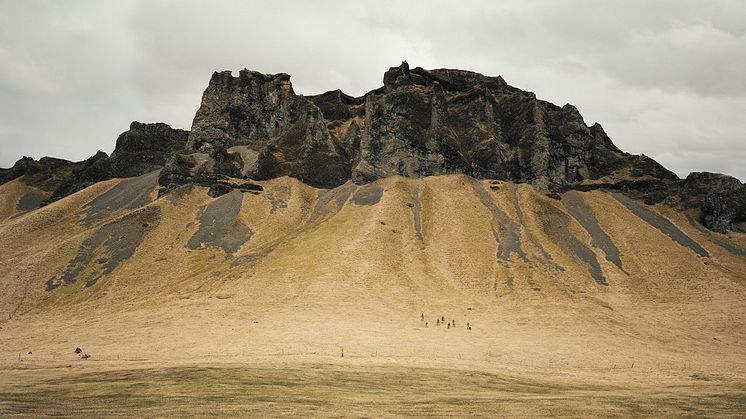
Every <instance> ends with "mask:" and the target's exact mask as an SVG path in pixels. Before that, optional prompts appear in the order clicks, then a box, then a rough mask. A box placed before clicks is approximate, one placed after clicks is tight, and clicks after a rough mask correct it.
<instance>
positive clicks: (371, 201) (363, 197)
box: [352, 185, 383, 205]
mask: <svg viewBox="0 0 746 419" xmlns="http://www.w3.org/2000/svg"><path fill="white" fill-rule="evenodd" d="M382 196H383V187H381V186H378V185H367V186H364V187H363V188H361V189H360V190H359V191H358V192H357V193H355V195H354V196H353V197H352V202H353V203H354V204H355V205H375V204H377V203H378V201H380V200H381V197H382Z"/></svg>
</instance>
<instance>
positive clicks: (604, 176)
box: [0, 62, 746, 232]
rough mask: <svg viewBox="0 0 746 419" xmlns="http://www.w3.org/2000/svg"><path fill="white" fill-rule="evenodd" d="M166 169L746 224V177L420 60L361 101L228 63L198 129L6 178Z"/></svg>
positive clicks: (60, 189) (215, 187)
mask: <svg viewBox="0 0 746 419" xmlns="http://www.w3.org/2000/svg"><path fill="white" fill-rule="evenodd" d="M161 167H163V169H162V170H161V173H160V178H159V182H160V184H161V186H162V190H161V193H167V192H168V191H170V190H172V189H175V188H177V187H178V186H180V185H183V184H187V183H197V184H200V185H205V186H209V187H210V193H211V195H214V196H217V195H220V194H223V193H226V192H228V191H230V190H232V189H235V188H238V189H243V190H255V189H258V187H257V185H254V184H252V183H251V182H247V181H245V179H254V180H264V179H270V178H276V177H280V176H290V177H294V178H296V179H299V180H301V181H303V182H304V183H306V184H309V185H311V186H315V187H319V188H333V187H336V186H339V185H341V184H343V183H345V182H347V181H349V180H352V181H354V182H355V183H367V182H371V181H375V180H377V179H381V178H385V177H389V176H393V175H401V176H405V177H424V176H430V175H442V174H453V173H463V174H467V175H469V176H472V177H474V178H482V179H497V180H506V181H513V182H525V183H531V184H532V185H533V186H534V187H535V188H537V189H538V190H540V191H543V192H545V193H547V194H549V195H550V196H557V193H558V192H563V191H566V190H571V189H579V190H590V189H604V188H605V189H615V190H620V191H623V192H625V193H627V194H628V195H630V196H633V197H636V198H640V199H643V200H644V201H645V202H646V203H648V204H653V203H659V202H664V203H666V204H668V205H670V206H672V207H676V208H679V209H685V210H690V211H691V212H692V213H693V214H694V216H696V217H698V218H699V219H700V221H701V222H702V223H703V224H704V225H705V226H706V227H708V228H710V229H712V230H714V231H719V232H724V231H726V230H728V229H736V230H741V231H744V230H746V186H744V185H743V184H742V183H741V182H739V181H738V180H737V179H735V178H732V177H727V176H724V175H715V174H707V173H693V174H691V175H690V176H689V177H688V178H687V179H684V180H682V179H679V178H678V177H677V176H676V175H675V174H674V173H672V172H670V171H668V170H667V169H665V168H664V167H663V166H661V165H660V164H658V163H657V162H655V161H654V160H652V159H650V158H649V157H646V156H636V155H630V154H628V153H625V152H623V151H621V150H619V149H618V148H617V147H616V146H615V145H614V144H613V143H612V141H611V140H610V139H609V137H608V136H607V135H606V133H605V131H604V130H603V128H602V127H601V126H600V125H599V124H597V123H596V124H593V125H591V126H588V125H587V124H586V122H585V121H584V120H583V117H582V116H581V115H580V113H579V112H578V110H577V109H576V108H575V107H574V106H572V105H569V104H568V105H564V106H562V107H560V106H556V105H554V104H551V103H549V102H546V101H543V100H540V99H537V98H536V95H535V94H534V93H531V92H526V91H523V90H520V89H518V88H515V87H512V86H510V85H508V84H507V83H506V82H505V80H503V79H502V78H501V77H499V76H498V77H489V76H483V75H481V74H477V73H473V72H469V71H462V70H450V69H439V70H424V69H422V68H419V67H417V68H414V69H410V68H409V65H408V64H407V63H406V62H403V63H402V64H401V65H400V66H398V67H392V68H390V69H389V70H388V71H387V72H386V73H385V74H384V76H383V87H380V88H378V89H376V90H373V91H371V92H368V93H367V94H365V95H363V96H362V97H357V98H356V97H352V96H348V95H346V94H344V93H343V92H341V91H339V90H335V91H330V92H327V93H324V94H321V95H316V96H302V95H297V94H296V93H295V92H294V91H293V88H292V85H291V83H290V76H289V75H287V74H284V73H280V74H273V75H267V74H261V73H258V72H254V71H249V70H242V71H240V72H239V74H238V77H234V76H233V75H232V74H231V72H229V71H224V72H216V73H214V74H213V76H212V78H211V79H210V82H209V85H208V86H207V89H206V90H205V92H204V94H203V97H202V102H201V105H200V108H199V109H198V110H197V113H196V115H195V117H194V122H193V124H192V129H191V131H190V132H186V131H182V130H174V129H171V128H170V127H168V126H167V125H165V124H139V123H133V124H132V126H131V127H130V130H129V131H127V132H125V133H123V134H122V135H121V136H120V137H119V139H118V140H117V148H116V150H115V151H114V153H112V156H111V157H109V156H107V155H106V154H105V153H98V154H96V155H95V156H93V157H91V158H90V159H88V160H86V161H84V162H79V163H70V162H64V161H58V160H50V159H48V160H44V159H42V161H40V162H33V161H30V160H29V159H22V160H21V161H19V163H18V164H16V166H14V168H13V169H9V170H5V171H0V180H3V181H7V180H9V179H12V178H15V177H19V176H22V175H24V174H27V176H26V178H27V179H29V181H31V182H36V183H39V182H41V183H44V186H45V187H46V188H47V189H50V190H51V191H52V193H51V197H50V200H54V199H58V198H60V197H63V196H65V195H68V194H70V193H72V192H75V191H77V190H80V189H82V188H84V187H86V186H88V185H90V184H92V183H95V182H98V181H101V180H105V179H108V178H112V177H128V176H137V175H141V174H143V173H147V172H149V171H152V170H155V169H158V168H161Z"/></svg>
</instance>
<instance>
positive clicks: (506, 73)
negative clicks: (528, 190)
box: [0, 0, 746, 180]
mask: <svg viewBox="0 0 746 419" xmlns="http://www.w3.org/2000/svg"><path fill="white" fill-rule="evenodd" d="M742 51H746V4H744V3H743V2H741V1H711V2H707V3H704V2H700V1H688V0H687V1H679V0H677V1H673V0H665V1H657V2H649V1H641V0H637V1H629V2H617V1H582V0H568V1H562V2H559V1H549V0H547V1H500V2H493V1H467V2H448V1H410V2H396V1H360V2H345V1H319V2H313V3H300V2H290V1H273V2H258V1H238V0H217V1H211V2H197V1H193V2H189V1H173V0H171V1H166V0H162V1H144V0H142V1H138V0H132V1H124V2H122V1H66V2H57V1H29V2H10V1H4V2H0V166H9V165H11V164H12V163H13V161H15V160H16V159H17V158H19V157H20V156H21V155H24V154H25V155H31V156H34V157H40V156H42V155H47V154H48V155H56V156H60V157H65V158H69V159H82V158H85V157H87V156H88V155H91V154H93V153H94V152H95V151H96V150H98V149H102V150H104V151H107V152H109V151H111V149H112V148H113V146H114V140H115V139H116V136H117V135H118V134H119V133H120V132H121V131H123V130H125V129H126V128H127V126H128V125H129V122H130V121H131V120H142V121H163V122H166V123H169V124H171V125H173V126H176V127H180V128H187V129H188V128H189V126H190V125H191V120H192V117H193V115H194V112H195V110H196V109H197V107H198V106H199V101H200V97H201V93H202V91H203V90H204V88H205V86H206V83H207V81H208V80H209V77H210V75H211V73H212V72H213V71H215V70H225V69H229V70H234V71H237V70H240V69H241V68H244V67H248V68H251V69H255V70H258V71H262V72H270V73H274V72H287V73H289V74H291V75H292V81H293V86H294V88H295V90H296V92H298V93H302V94H315V93H321V92H323V91H326V90H331V89H335V88H341V89H342V90H344V91H345V92H347V93H349V94H353V95H360V94H363V93H365V92H366V91H368V90H371V89H374V88H376V87H378V86H380V85H381V84H382V82H381V77H382V74H383V71H385V70H386V69H387V68H388V67H390V66H392V65H397V64H398V63H399V62H400V61H401V60H402V59H407V60H408V61H409V63H410V64H411V65H413V66H422V67H425V68H437V67H455V68H463V69H469V70H473V71H478V72H481V73H484V74H491V75H497V74H500V75H502V76H503V77H504V78H505V79H506V80H507V81H508V82H509V83H511V84H513V85H515V86H517V87H520V88H523V89H525V90H531V91H534V92H536V93H537V95H538V96H539V97H541V98H544V99H547V100H550V101H553V102H555V103H558V104H560V105H561V104H564V103H568V102H569V103H573V104H575V105H576V106H577V107H578V108H579V109H580V111H581V113H582V114H583V115H584V116H585V118H586V122H588V123H589V124H590V123H593V122H596V121H598V122H601V123H602V124H603V125H604V127H605V128H606V130H607V132H608V133H609V135H610V136H611V137H612V139H613V140H614V141H615V142H616V143H617V145H619V146H620V147H621V148H622V149H624V150H627V151H630V152H634V153H645V154H647V155H650V156H652V157H654V158H656V159H658V160H659V161H661V163H663V164H665V165H667V166H668V167H670V168H671V169H673V170H675V171H676V172H677V173H679V175H681V176H685V175H686V173H687V172H689V171H695V170H696V171H700V170H708V171H722V172H727V173H729V174H732V175H736V176H738V177H739V178H741V179H742V180H743V179H746V168H744V167H742V166H744V165H743V164H742V162H743V161H744V157H745V156H744V154H746V144H745V143H744V141H743V134H742V133H743V132H746V119H745V118H742V117H741V115H743V112H744V111H746V54H744V53H743V52H742Z"/></svg>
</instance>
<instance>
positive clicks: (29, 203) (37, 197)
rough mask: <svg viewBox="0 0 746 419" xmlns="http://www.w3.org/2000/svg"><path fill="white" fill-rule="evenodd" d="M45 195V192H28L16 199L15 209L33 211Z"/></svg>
mask: <svg viewBox="0 0 746 419" xmlns="http://www.w3.org/2000/svg"><path fill="white" fill-rule="evenodd" d="M47 196H48V195H47V194H45V193H42V192H29V193H27V194H25V195H23V196H22V197H21V199H19V200H18V203H16V210H18V211H33V210H35V209H37V208H39V207H40V206H41V203H42V201H44V200H45V199H46V198H47Z"/></svg>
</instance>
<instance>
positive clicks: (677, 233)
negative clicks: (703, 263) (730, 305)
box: [611, 193, 710, 257]
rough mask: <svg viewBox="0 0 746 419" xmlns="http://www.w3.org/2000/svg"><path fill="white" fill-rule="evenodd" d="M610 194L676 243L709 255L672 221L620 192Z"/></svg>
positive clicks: (707, 255) (700, 253)
mask: <svg viewBox="0 0 746 419" xmlns="http://www.w3.org/2000/svg"><path fill="white" fill-rule="evenodd" d="M611 196H613V197H614V199H616V200H617V201H619V203H620V204H622V205H624V206H625V207H627V209H628V210H630V211H632V213H633V214H635V215H636V216H637V217H638V218H640V219H641V220H643V221H645V222H646V223H648V224H650V225H651V226H653V227H655V228H656V229H658V231H660V232H661V233H663V234H665V235H666V236H668V237H670V238H671V239H672V240H673V241H675V242H676V243H678V244H680V245H682V246H684V247H688V248H689V249H691V250H692V251H693V252H694V253H696V254H698V255H699V256H704V257H710V254H709V253H708V252H707V250H705V249H704V248H703V247H702V246H700V245H699V243H697V242H695V241H694V240H693V239H692V238H691V237H689V236H687V235H686V233H684V232H683V231H681V230H679V228H678V227H676V226H675V225H674V224H673V223H672V222H670V221H668V220H667V219H665V218H663V217H661V216H660V215H658V214H655V213H653V212H651V211H649V210H647V209H645V208H642V207H641V206H639V205H637V204H636V203H635V202H634V201H632V200H631V199H629V198H627V197H626V196H624V195H622V194H620V193H612V194H611Z"/></svg>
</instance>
